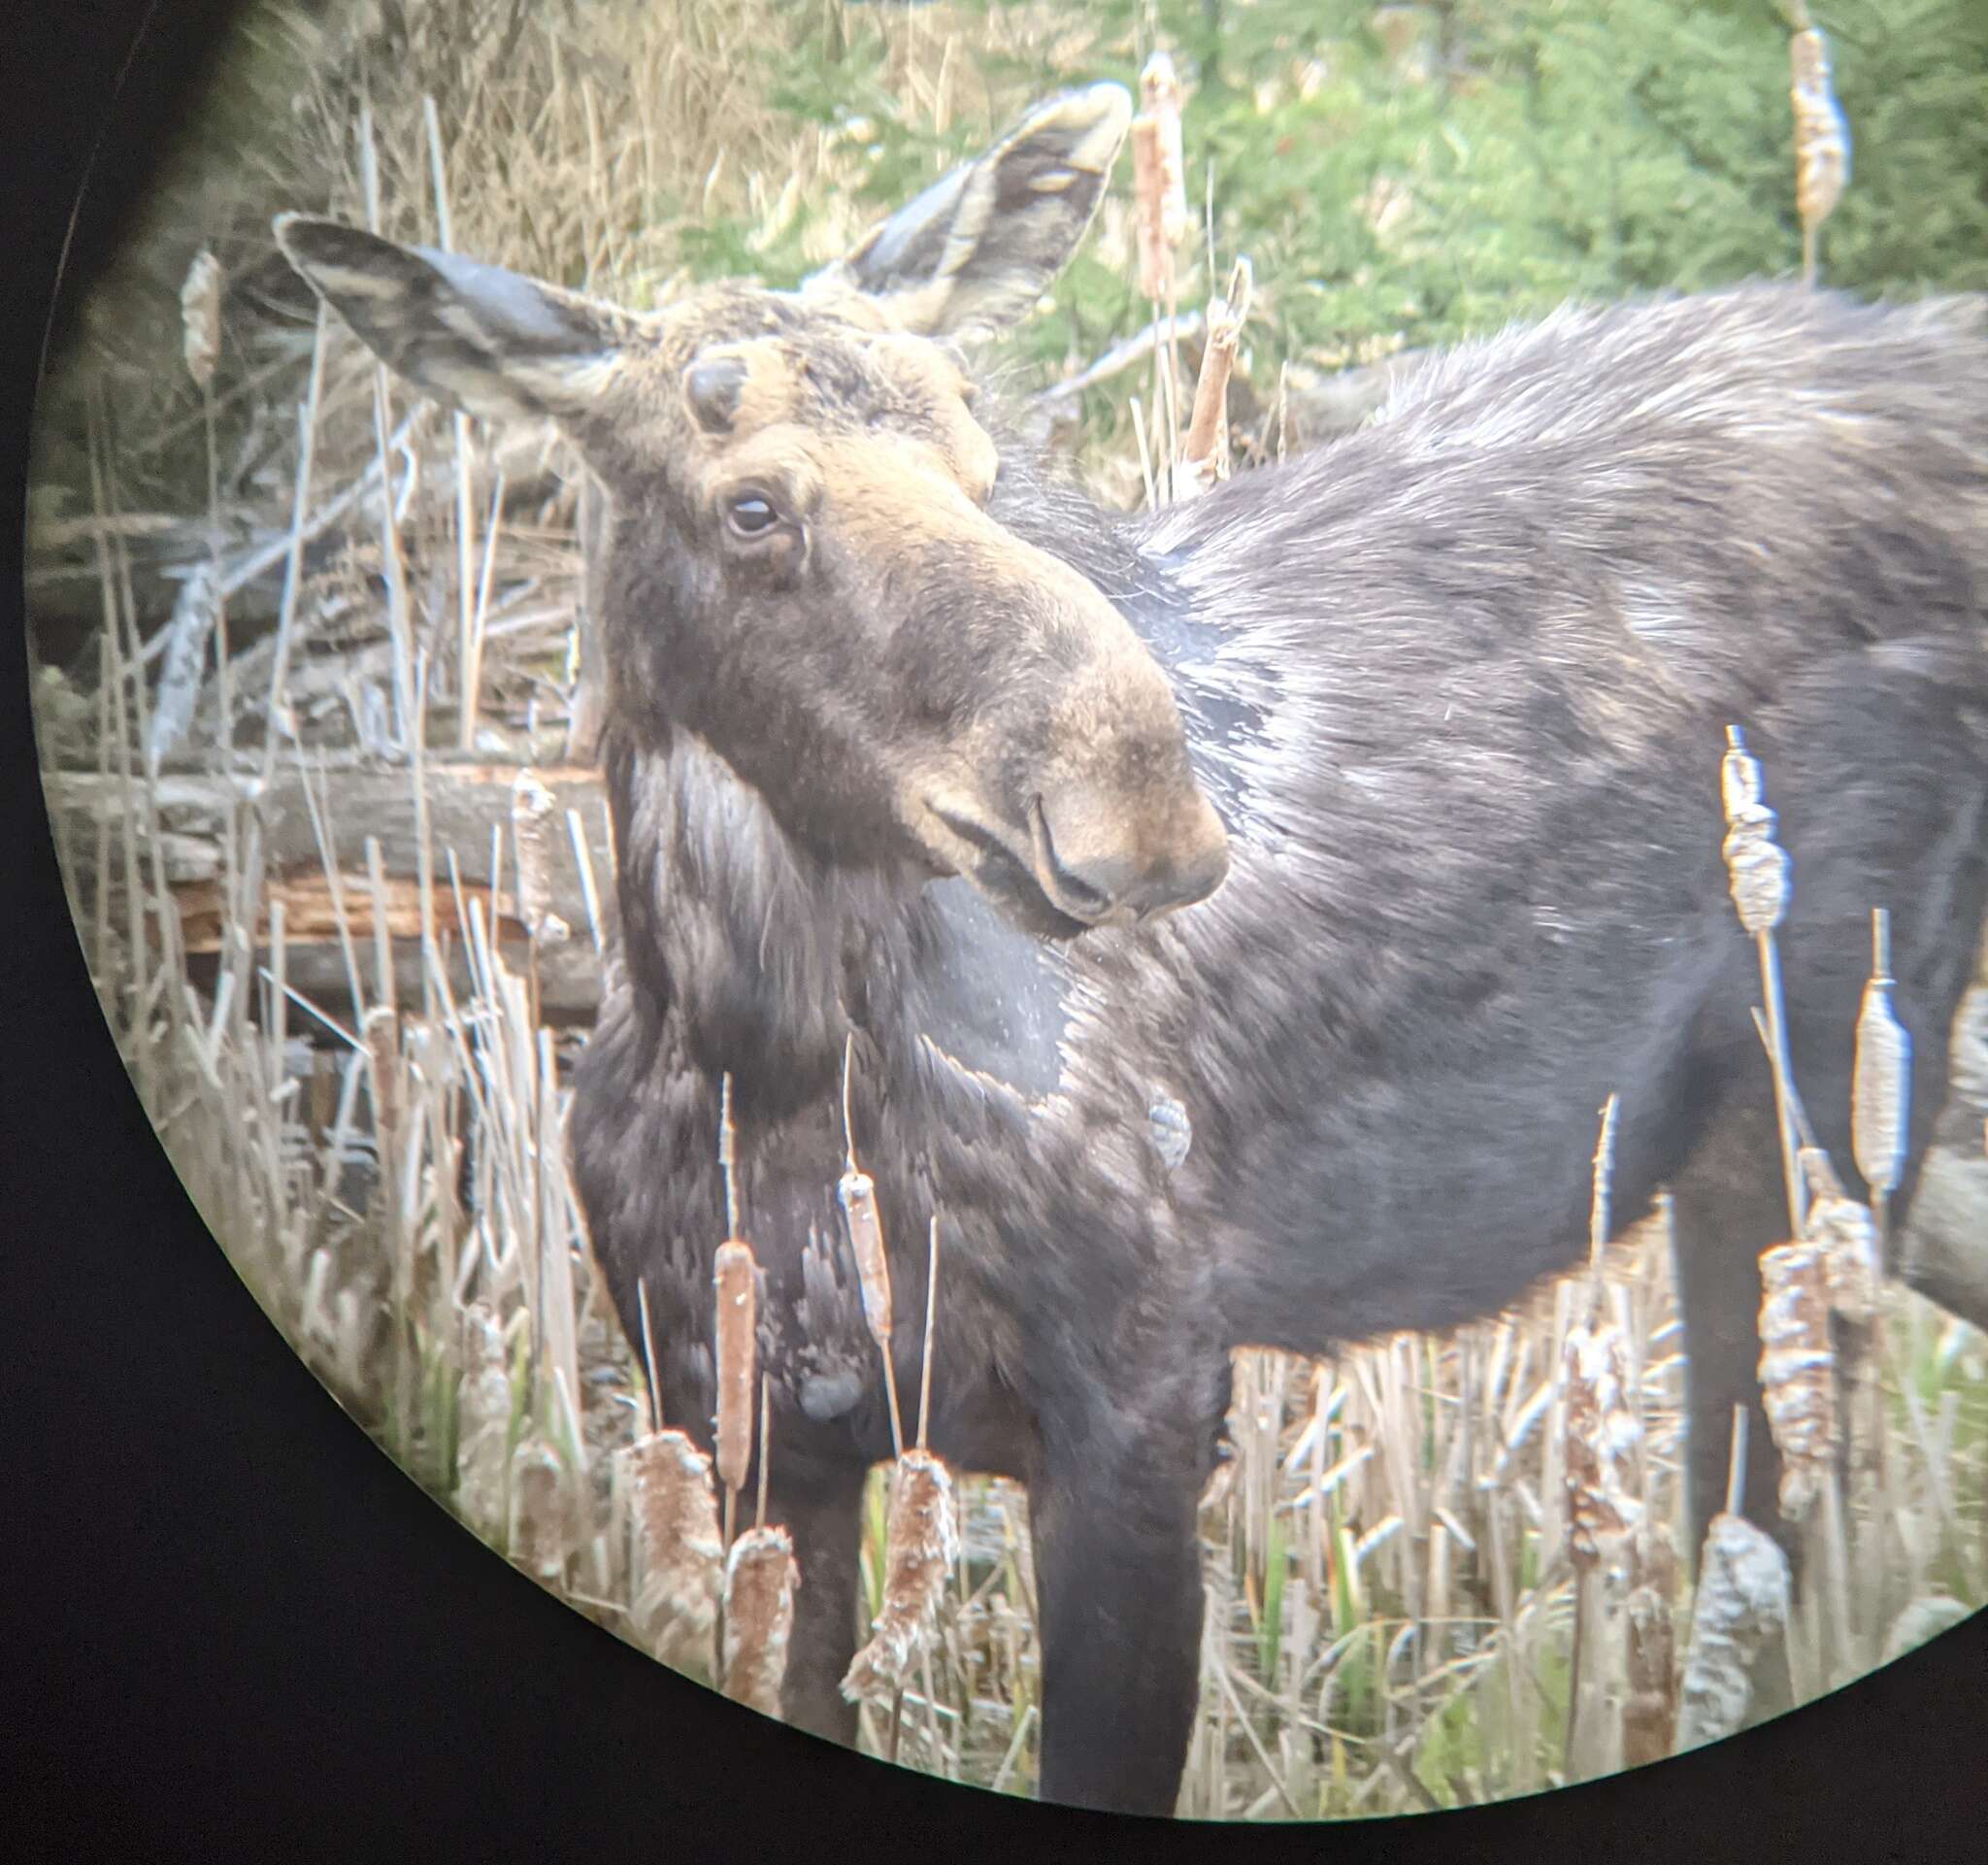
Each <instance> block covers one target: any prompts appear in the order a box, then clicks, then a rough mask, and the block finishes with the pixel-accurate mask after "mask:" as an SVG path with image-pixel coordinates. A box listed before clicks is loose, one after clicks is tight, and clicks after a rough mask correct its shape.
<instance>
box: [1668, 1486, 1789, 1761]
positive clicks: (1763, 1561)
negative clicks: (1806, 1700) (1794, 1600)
mask: <svg viewBox="0 0 1988 1865" xmlns="http://www.w3.org/2000/svg"><path fill="white" fill-rule="evenodd" d="M1788 1595H1789V1582H1788V1557H1787V1556H1786V1555H1785V1554H1784V1553H1782V1552H1781V1550H1780V1548H1779V1547H1778V1546H1777V1545H1776V1543H1775V1542H1774V1540H1773V1537H1772V1536H1769V1535H1765V1534H1763V1533H1762V1532H1761V1531H1760V1530H1759V1529H1758V1528H1756V1527H1754V1525H1753V1524H1752V1523H1751V1522H1750V1521H1748V1520H1747V1519H1746V1518H1745V1517H1744V1516H1743V1515H1714V1516H1713V1517H1712V1519H1711V1524H1710V1526H1709V1528H1708V1529H1707V1530H1706V1538H1705V1552H1704V1555H1703V1556H1702V1558H1701V1560H1700V1562H1699V1582H1698V1602H1697V1606H1696V1609H1695V1610H1694V1612H1693V1614H1692V1619H1691V1646H1690V1649H1689V1650H1688V1652H1687V1653H1686V1655H1685V1660H1684V1676H1683V1680H1682V1686H1681V1689H1680V1691H1679V1701H1678V1705H1677V1743H1676V1751H1677V1752H1678V1753H1679V1754H1682V1753H1683V1752H1684V1750H1685V1749H1687V1748H1699V1747H1701V1746H1702V1745H1704V1744H1705V1743H1707V1742H1717V1741H1718V1740H1719V1739H1720V1738H1721V1737H1723V1736H1730V1735H1732V1734H1733V1733H1734V1732H1735V1731H1736V1730H1737V1729H1738V1728H1739V1725H1740V1723H1741V1722H1742V1721H1744V1720H1745V1717H1746V1711H1747V1707H1748V1705H1749V1704H1751V1702H1752V1701H1753V1665H1754V1661H1755V1659H1757V1658H1758V1657H1759V1655H1760V1650H1761V1647H1762V1646H1763V1645H1764V1644H1765V1643H1766V1642H1767V1640H1768V1638H1769V1637H1770V1636H1771V1635H1772V1634H1773V1631H1774V1630H1775V1629H1776V1628H1777V1627H1778V1626H1781V1625H1783V1624H1784V1623H1785V1622H1786V1620H1787V1616H1788Z"/></svg>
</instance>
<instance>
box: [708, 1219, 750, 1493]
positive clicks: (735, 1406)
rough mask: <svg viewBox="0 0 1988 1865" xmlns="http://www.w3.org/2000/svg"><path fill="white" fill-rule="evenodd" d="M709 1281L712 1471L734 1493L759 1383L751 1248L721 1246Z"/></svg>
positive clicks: (742, 1474) (740, 1481)
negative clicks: (713, 1336) (712, 1288)
mask: <svg viewBox="0 0 1988 1865" xmlns="http://www.w3.org/2000/svg"><path fill="white" fill-rule="evenodd" d="M712 1281H713V1282H715V1283H716V1285H717V1330H716V1332H717V1350H716V1358H717V1369H718V1409H717V1418H716V1424H717V1470H718V1478H719V1481H720V1482H723V1483H724V1485H725V1487H726V1488H727V1489H729V1490H732V1491H733V1492H735V1493H736V1492H737V1491H738V1490H740V1489H742V1488H743V1487H744V1486H745V1483H746V1466H747V1465H748V1464H750V1463H751V1461H752V1411H753V1405H752V1402H753V1398H754V1396H755V1394H756V1392H757V1390H758V1384H759V1381H758V1369H757V1364H756V1362H757V1349H758V1343H757V1340H756V1339H755V1330H756V1327H757V1323H758V1318H759V1316H758V1308H759V1301H758V1293H759V1291H758V1266H757V1265H756V1264H755V1263H754V1261H753V1258H752V1246H751V1245H750V1244H748V1243H746V1242H745V1241H744V1240H743V1239H741V1238H737V1237H734V1238H732V1239H730V1240H729V1241H728V1242H726V1243H724V1244H721V1245H720V1246H719V1247H718V1252H717V1257H716V1259H715V1264H714V1273H713V1276H712Z"/></svg>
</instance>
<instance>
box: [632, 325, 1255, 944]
mask: <svg viewBox="0 0 1988 1865" xmlns="http://www.w3.org/2000/svg"><path fill="white" fill-rule="evenodd" d="M762 302H764V300H762ZM701 309H702V308H701V307H700V306H698V304H697V303H696V301H694V300H693V301H691V302H690V303H688V304H686V305H684V306H683V307H681V308H680V309H679V310H678V311H676V312H674V313H666V314H663V315H662V316H659V317H657V318H655V319H653V320H650V322H649V331H648V333H647V334H649V335H650V337H651V344H649V345H642V346H632V347H631V350H630V351H629V352H625V353H624V358H623V362H622V372H623V373H622V375H621V378H620V380H619V381H618V382H616V383H614V384H613V387H612V389H610V391H609V392H608V393H607V394H606V395H604V396H603V398H602V400H603V402H604V404H605V405H607V406H608V407H611V408H614V407H616V405H617V404H618V408H617V409H616V413H615V416H614V426H615V431H616V436H617V438H616V441H615V443H614V446H613V447H612V448H609V449H605V450H603V452H604V453H606V454H607V455H608V457H609V459H610V461H611V462H612V461H613V458H614V457H615V455H616V454H618V455H619V457H620V459H621V462H622V463H621V464H620V465H619V467H618V470H617V468H616V466H615V465H613V464H612V463H611V464H610V465H609V467H608V477H609V478H610V481H611V483H614V482H617V481H618V484H617V485H616V486H615V490H616V493H617V496H618V497H619V498H620V499H622V500H623V501H627V500H629V499H632V498H639V497H641V496H642V494H641V491H640V488H641V487H642V485H643V484H644V483H653V482H655V481H657V480H661V481H664V482H667V483H668V485H669V487H670V490H671V495H672V496H671V499H670V504H671V506H672V508H673V509H674V510H675V511H677V512H678V513H679V514H680V515H681V516H679V522H680V523H683V524H684V525H686V527H687V528H688V530H689V531H690V533H691V536H690V537H689V538H688V539H686V540H685V541H684V542H685V543H686V544H688V545H689V546H690V548H692V549H695V550H704V549H707V548H709V549H712V550H713V551H714V553H715V555H716V557H717V559H718V560H719V561H721V562H722V564H723V566H724V567H723V571H722V575H723V576H724V578H725V579H726V589H725V594H724V598H723V600H722V602H721V607H724V608H725V609H726V610H727V613H728V614H729V615H736V616H737V617H738V623H737V625H738V627H739V628H740V629H741V630H745V629H747V628H754V629H758V630H760V631H761V636H760V646H759V648H758V649H756V650H755V654H754V657H753V660H752V663H751V665H752V668H753V678H754V680H755V681H757V682H760V683H767V684H777V681H776V680H775V676H774V675H773V673H772V671H771V668H772V663H773V661H774V660H775V659H777V658H780V657H784V658H786V659H788V660H790V661H792V662H793V664H794V671H795V675H796V678H797V679H798V680H800V681H802V682H805V683H810V699H809V704H810V706H811V708H812V716H811V723H812V724H814V725H818V726H819V727H820V728H821V730H822V743H823V744H824V745H825V746H827V747H829V748H831V749H829V750H827V751H824V753H823V754H822V755H821V757H820V759H819V762H820V765H821V767H822V768H823V769H842V770H846V768H847V765H848V760H849V759H851V758H853V757H862V758H864V759H866V760H867V761H869V762H870V763H871V764H872V765H874V766H875V767H877V776H878V779H879V780H880V783H881V786H882V788H883V789H884V791H885V792H887V797H888V809H889V812H890V815H891V816H893V817H894V819H895V822H896V824H897V825H898V829H899V831H900V832H901V834H903V835H904V836H905V837H908V838H909V839H910V840H911V842H912V843H914V844H915V845H916V848H917V850H918V852H919V854H920V856H921V857H922V859H923V861H924V862H925V864H926V865H927V866H929V867H931V868H933V869H935V870H937V871H939V872H944V873H966V874H970V875H975V876H976V877H977V878H978V879H979V880H980V881H981V882H982V883H983V884H987V885H989V887H990V891H996V892H998V891H1000V890H1001V889H1000V886H999V884H997V878H996V876H995V875H994V873H993V870H994V869H997V868H999V869H1001V870H1002V873H1003V875H1004V876H1006V878H1007V880H1008V881H1009V882H1012V881H1013V880H1014V879H1015V877H1014V876H1013V875H1011V874H1009V873H1008V871H1007V869H1006V868H1005V867H1004V866H1003V863H1002V860H1001V858H1000V856H1005V857H1006V859H1007V861H1008V862H1011V863H1012V864H1013V867H1014V868H1015V869H1018V870H1019V871H1020V872H1021V873H1023V874H1026V875H1027V876H1028V878H1029V880H1030V881H1032V882H1033V883H1034V887H1035V888H1037V889H1040V890H1041V893H1042V894H1043V896H1044V902H1045V903H1046V904H1047V906H1048V907H1049V908H1050V909H1051V910H1052V912H1051V917H1052V918H1053V917H1056V916H1062V917H1063V918H1066V919H1068V920H1069V921H1071V922H1074V923H1076V924H1090V925H1098V924H1112V923H1120V922H1122V921H1125V920H1129V919H1133V918H1138V917H1143V916H1148V915H1150V914H1153V913H1157V912H1164V911H1166V910H1167V909H1168V908H1169V907H1171V906H1174V905H1178V904H1181V900H1180V899H1179V898H1178V897H1176V896H1179V895H1183V894H1184V895H1191V896H1192V897H1196V898H1198V897H1200V895H1201V893H1203V892H1205V891H1206V888H1205V887H1203V886H1202V885H1201V884H1200V881H1201V880H1205V879H1206V878H1207V877H1209V876H1210V875H1212V876H1213V878H1214V880H1216V881H1218V880H1219V878H1220V873H1221V871H1222V869H1223V868H1224V867H1225V864H1226V854H1225V851H1224V846H1223V834H1222V830H1221V826H1220V823H1219V821H1218V820H1217V819H1216V817H1215V816H1214V814H1213V812H1212V810H1211V809H1210V808H1209V805H1208V803H1207V801H1206V799H1205V798H1204V797H1203V796H1202V795H1201V794H1200V792H1199V790H1198V789H1197V788H1196V787H1195V785H1194V784H1193V783H1192V780H1191V778H1190V776H1189V774H1188V771H1187V765H1186V758H1185V750H1184V741H1183V737H1182V731H1181V726H1180V721H1179V717H1178V714H1177V711H1176V708H1175V705H1174V701H1173V697H1172V693H1171V691H1170V689H1169V688H1168V686H1167V683H1166V682H1165V679H1164V677H1163V675H1162V674H1161V673H1160V671H1159V669H1158V667H1157V666H1156V665H1155V664H1154V662H1153V661H1152V660H1151V658H1150V657H1149V656H1148V654H1147V653H1146V652H1145V650H1144V649H1143V646H1142V645H1141V644H1140V642H1139V641H1138V639H1137V637H1136V636H1135V635H1134V634H1133V632H1132V630H1131V628H1130V627H1129V625H1128V624H1127V623H1126V621H1125V619H1124V618H1123V617H1122V616H1120V615H1119V613H1118V612H1117V611H1116V610H1115V609H1114V608H1113V607H1112V606H1111V605H1110V603H1109V602H1108V601H1107V600H1106V599H1105V598H1104V596H1103V595H1102V594H1100V592H1099V591H1098V590H1097V589H1096V588H1095V587H1094V586H1093V585H1092V584H1091V583H1089V582H1087V581H1086V580H1085V579H1084V578H1083V577H1081V576H1080V575H1078V574H1077V572H1076V571H1075V570H1073V569H1072V568H1070V567H1069V566H1068V565H1066V564H1064V563H1063V562H1061V561H1060V560H1058V559H1057V558H1055V557H1053V556H1051V555H1049V554H1048V553H1047V552H1045V551H1044V550H1040V549H1038V548H1036V547H1035V546H1034V545H1032V544H1029V543H1027V542H1026V541H1024V540H1023V539H1021V538H1020V537H1018V536H1016V535H1015V534H1014V533H1013V532H1011V530H1009V529H1008V528H1007V527H1005V526H1004V525H1003V524H1001V523H1000V522H999V521H997V518H996V517H995V516H991V515H990V514H989V511H988V509H987V508H988V507H989V505H990V503H991V502H992V501H993V500H994V497H995V491H996V481H997V477H998V474H999V471H1000V465H1001V461H1000V454H999V450H998V449H997V446H996V443H995V441H994V439H993V437H992V436H991V435H990V434H989V433H988V432H987V430H986V429H985V428H984V427H983V426H982V425H981V424H980V422H979V421H978V420H977V418H976V417H975V415H974V412H973V406H972V403H973V400H974V393H975V391H974V389H973V386H972V384H971V383H970V382H969V381H968V379H967V378H966V376H965V374H964V373H963V371H962V370H961V368H960V366H959V364H958V362H957V361H956V360H955V358H954V357H953V355H952V354H951V353H950V352H949V350H948V349H947V348H946V347H945V346H944V345H942V344H939V343H936V342H933V341H931V340H929V339H926V338H922V337H918V336H914V335H911V334H908V333H905V332H901V331H897V330H893V329H891V328H890V327H889V326H888V324H887V322H886V321H885V318H884V316H883V315H882V314H881V312H880V311H879V310H878V307H876V306H875V305H872V304H870V303H869V302H868V301H865V300H861V299H857V298H854V297H850V298H848V299H846V300H844V299H838V300H837V301H836V303H835V305H834V309H833V313H832V314H829V315H825V316H818V317H811V318H809V319H808V320H806V322H805V323H802V324H798V325H797V326H795V327H791V328H789V329H787V330H783V331H779V332H770V333H767V334H748V335H744V336H738V335H733V334H732V332H731V330H730V329H728V328H727V325H728V324H730V325H733V326H736V324H737V323H738V322H739V321H740V319H741V316H742V313H743V314H746V315H749V307H748V305H747V304H746V301H745V300H744V299H742V297H741V295H740V294H739V293H737V292H736V291H733V290H727V291H725V292H724V293H722V295H721V296H720V297H719V299H718V302H717V303H716V304H715V305H714V306H713V307H712V310H711V311H710V312H704V313H703V314H702V315H700V313H701ZM820 309H821V311H822V312H823V313H828V307H826V306H822V307H821V308H820ZM638 410H639V411H640V412H639V413H638V412H637V411H638ZM631 442H632V443H633V445H632V446H631ZM742 500H745V501H748V502H749V501H757V502H758V503H759V504H761V505H764V506H767V507H770V508H771V509H772V511H773V513H774V515H775V522H774V523H773V524H771V525H770V526H769V527H768V534H767V535H765V536H763V537H760V538H756V539H751V540H746V539H742V538H740V537H739V536H738V535H737V534H736V533H735V532H728V530H727V526H728V521H729V520H728V516H727V515H728V513H730V512H732V511H733V510H734V509H735V508H736V507H737V506H738V503H739V502H740V501H742ZM726 625H727V617H726V616H713V617H712V621H711V626H712V627H713V628H721V627H724V626H726ZM744 684H745V683H742V682H741V681H739V680H733V681H732V682H730V683H729V684H728V686H727V689H726V690H727V691H728V692H731V693H738V692H740V691H741V690H742V688H743V685H744ZM866 701H873V702H875V703H874V704H870V705H866V704H865V702H866ZM726 710H729V708H727V709H726ZM784 710H785V709H784V708H783V707H782V706H781V705H780V703H779V696H778V695H776V696H774V697H773V698H771V699H769V700H767V701H766V702H765V703H762V704H760V705H758V706H756V707H755V708H754V712H753V716H749V717H746V718H745V719H743V720H741V719H734V720H731V721H729V722H730V723H732V724H733V725H734V726H736V727H739V728H741V729H742V730H746V729H751V728H753V727H754V726H756V725H760V724H764V723H771V722H772V721H773V719H774V717H775V716H778V715H779V714H780V713H782V712H783V711H784ZM693 728H694V729H696V728H698V727H697V726H696V725H695V724H694V726H693ZM703 729H706V730H711V731H712V732H713V733H714V736H713V744H714V749H718V750H719V751H720V753H721V754H722V755H724V756H726V757H727V759H728V761H730V762H732V763H733V764H734V766H735V768H738V769H740V770H741V773H742V775H745V776H746V777H747V778H748V781H756V782H759V783H761V785H762V787H768V786H769V785H773V784H776V783H779V777H780V773H779V770H778V768H777V766H778V757H779V750H780V749H781V748H780V747H779V746H778V745H766V744H761V745H758V746H752V745H746V744H744V743H743V742H740V741H734V742H730V743H727V742H723V734H722V733H721V732H719V731H718V729H717V728H714V727H706V728H703ZM769 754H771V755H769ZM1017 765H1021V766H1025V767H1026V768H1025V769H1023V770H1021V771H1020V772H1019V773H1017ZM850 781H851V783H854V780H853V779H852V780H850ZM856 787H858V788H860V787H861V786H860V785H857V786H856ZM770 800H774V799H772V798H770ZM882 800H883V798H882V797H881V796H878V798H877V801H878V802H881V801H882ZM800 801H801V802H802V803H805V799H802V800H800ZM782 814H785V812H782ZM990 849H998V850H999V851H1000V855H999V856H997V855H994V854H991V853H990ZM1169 874H1178V875H1181V876H1191V877H1196V878H1197V879H1195V880H1193V881H1191V882H1187V883H1182V884H1181V885H1178V886H1174V887H1171V888H1170V887H1169V886H1168V885H1167V884H1166V882H1165V879H1164V877H1166V876H1167V875H1169ZM1156 877H1158V878H1159V879H1156ZM1210 884H1211V883H1210ZM1058 929H1059V930H1067V929H1069V928H1067V927H1059V928H1058Z"/></svg>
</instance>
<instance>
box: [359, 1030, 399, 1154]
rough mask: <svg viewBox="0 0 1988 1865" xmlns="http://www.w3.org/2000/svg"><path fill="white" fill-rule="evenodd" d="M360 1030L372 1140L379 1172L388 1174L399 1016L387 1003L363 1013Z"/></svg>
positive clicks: (395, 1116) (395, 1119)
mask: <svg viewBox="0 0 1988 1865" xmlns="http://www.w3.org/2000/svg"><path fill="white" fill-rule="evenodd" d="M360 1033H361V1035H362V1036H363V1037H364V1039H365V1043H366V1074H367V1080H368V1082H369V1083H370V1085H371V1087H372V1089H373V1143H374V1145H375V1146H376V1147H377V1148H378V1149H379V1151H380V1176H381V1179H382V1180H387V1179H390V1178H391V1177H392V1165H391V1160H390V1154H391V1152H392V1149H393V1143H394V1138H395V1136H396V1135H397V1134H398V1133H399V1131H400V1017H399V1016H398V1015H397V1014H396V1012H395V1011H394V1010H393V1008H392V1006H391V1005H387V1004H376V1005H374V1006H373V1008H372V1009H371V1010H370V1011H368V1012H367V1013H366V1020H365V1022H364V1024H362V1025H361V1028H360Z"/></svg>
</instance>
